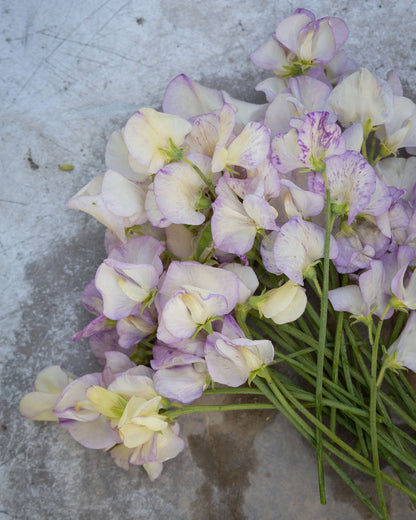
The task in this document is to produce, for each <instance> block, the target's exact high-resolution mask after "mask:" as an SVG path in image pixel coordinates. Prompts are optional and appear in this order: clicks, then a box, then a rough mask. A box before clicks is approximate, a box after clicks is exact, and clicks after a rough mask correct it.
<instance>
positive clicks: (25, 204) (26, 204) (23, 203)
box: [0, 199, 29, 206]
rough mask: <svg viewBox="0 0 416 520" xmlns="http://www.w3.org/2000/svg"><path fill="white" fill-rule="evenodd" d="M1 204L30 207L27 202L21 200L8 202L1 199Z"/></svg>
mask: <svg viewBox="0 0 416 520" xmlns="http://www.w3.org/2000/svg"><path fill="white" fill-rule="evenodd" d="M0 202H6V203H9V204H19V205H20V206H28V205H29V204H28V203H27V202H20V201H19V200H8V199H0Z"/></svg>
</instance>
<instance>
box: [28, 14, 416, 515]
mask: <svg viewBox="0 0 416 520" xmlns="http://www.w3.org/2000/svg"><path fill="white" fill-rule="evenodd" d="M347 37H348V29H347V27H346V25H345V23H344V22H343V21H342V20H341V19H339V18H335V17H326V18H321V19H316V18H315V16H314V14H313V13H311V12H310V11H308V10H306V9H297V10H296V11H295V12H294V13H293V14H292V15H291V16H289V17H288V18H286V19H285V20H283V21H282V22H280V23H279V25H278V26H277V28H276V31H275V33H274V34H273V38H272V39H271V40H270V41H268V42H266V43H265V44H263V45H262V46H261V47H259V48H258V49H257V50H255V51H254V52H253V53H252V55H251V59H252V61H253V62H254V63H255V64H256V65H257V66H259V67H261V68H263V69H266V70H270V71H271V74H272V76H271V77H269V78H267V79H265V80H264V81H262V82H261V83H259V84H258V85H257V86H256V89H257V90H259V91H262V92H264V94H265V97H266V99H267V102H266V103H264V104H262V105H255V104H251V103H247V102H244V101H240V100H237V99H234V98H232V97H231V96H230V95H229V94H228V93H227V92H225V91H219V90H215V89H210V88H207V87H204V86H202V85H200V84H199V83H196V82H195V81H193V80H192V79H190V78H188V77H187V76H185V75H179V76H177V77H176V78H174V79H173V80H172V81H171V82H170V84H169V85H168V87H167V89H166V92H165V95H164V99H163V112H158V111H156V110H154V109H152V108H141V109H140V110H138V111H137V112H136V113H135V114H133V115H132V117H131V118H130V119H129V120H128V121H127V123H126V124H125V126H124V127H123V128H122V129H121V130H116V131H115V132H114V133H113V134H112V135H111V136H110V139H109V141H108V144H107V148H106V152H105V158H106V165H107V170H106V172H105V173H104V174H103V175H100V176H98V177H95V178H94V179H93V180H92V181H91V182H89V183H88V184H87V185H86V186H85V187H84V188H82V189H81V190H80V191H79V192H78V193H77V194H76V195H75V196H74V197H72V198H71V199H70V200H69V202H68V207H70V208H74V209H80V210H82V211H84V212H87V213H89V214H90V215H92V216H93V217H95V218H96V219H97V220H99V221H100V222H101V223H102V224H103V225H104V226H106V228H107V231H106V235H105V247H106V251H107V255H108V256H107V258H106V259H105V260H104V261H103V262H102V264H101V265H100V266H99V268H98V270H97V273H96V276H95V278H94V280H93V281H92V282H91V283H89V284H88V285H87V287H86V288H85V290H84V293H83V298H82V302H83V304H84V306H85V307H86V308H87V309H88V311H90V312H91V313H92V314H94V315H95V318H94V319H93V320H92V321H91V323H90V324H89V325H87V327H85V329H83V330H82V331H80V332H79V333H78V334H76V335H75V336H74V338H73V339H74V340H77V339H80V338H89V346H90V348H91V350H92V352H93V353H94V355H95V356H96V358H97V359H98V361H99V363H100V364H101V365H102V367H103V369H102V371H101V372H97V373H92V374H86V375H83V376H81V377H77V376H74V375H72V374H71V373H70V372H67V371H66V370H64V369H62V368H60V367H59V366H50V367H47V368H45V369H44V370H42V371H41V372H40V374H39V375H38V376H37V378H36V380H35V382H34V387H33V391H32V392H30V393H28V394H27V395H25V396H24V397H23V398H22V400H21V402H20V411H21V413H22V414H23V415H24V416H25V417H28V418H30V419H36V420H47V421H48V420H49V421H59V423H60V424H61V425H62V426H63V427H64V428H65V429H66V430H68V432H69V433H70V435H71V436H72V437H73V438H74V439H75V440H76V441H77V442H79V443H80V444H82V445H83V446H85V447H87V448H92V449H100V450H103V451H108V452H109V453H110V455H111V456H112V458H113V459H114V461H115V463H116V464H117V465H119V466H120V467H122V468H124V469H128V468H129V465H130V464H132V465H141V466H143V468H144V469H145V470H146V472H147V474H148V475H149V477H150V479H152V480H154V479H156V478H157V477H158V476H159V475H160V473H161V471H162V467H163V463H164V462H165V461H167V460H168V459H171V458H174V457H176V456H177V455H178V454H179V453H180V452H181V451H182V450H183V449H184V446H185V443H184V440H183V439H182V438H181V437H180V432H179V423H178V420H180V416H181V415H184V414H189V413H202V412H204V411H223V412H227V411H232V410H241V409H245V410H247V409H248V410H249V409H277V410H279V411H280V412H281V413H282V414H283V415H284V416H285V417H286V418H287V419H288V420H289V421H290V422H291V423H292V424H293V426H294V427H295V428H296V429H297V430H298V431H299V433H300V434H301V435H302V436H303V437H304V438H305V439H306V440H307V441H308V442H309V443H310V444H311V445H312V446H313V447H314V448H315V450H316V456H317V471H318V477H319V493H320V498H321V502H322V503H325V475H324V463H325V464H327V465H329V466H330V467H331V468H332V469H333V470H334V471H335V472H336V473H337V474H338V475H339V477H340V478H342V479H343V480H344V481H345V482H346V483H347V484H348V486H349V487H350V488H351V489H352V490H353V491H354V492H355V493H356V494H357V495H358V497H360V499H361V500H362V501H363V502H364V503H365V504H366V505H367V506H368V508H369V509H370V510H371V511H372V512H373V514H374V515H375V516H376V517H377V518H380V519H387V518H388V510H387V506H386V501H385V498H384V488H385V486H387V485H388V486H393V487H396V488H398V489H399V490H401V491H402V492H403V493H404V494H405V495H407V496H408V497H409V498H410V499H411V500H412V502H413V503H414V504H415V505H416V478H415V477H414V474H415V471H416V455H415V445H416V437H415V435H414V434H415V432H416V400H415V399H416V391H415V389H414V388H413V387H412V385H411V384H410V382H409V379H408V377H407V374H406V373H405V369H411V370H416V312H415V311H416V272H415V266H416V158H415V157H413V156H412V154H416V148H415V147H416V105H415V104H414V103H413V102H412V101H411V100H410V99H408V98H406V97H404V96H403V91H402V87H401V83H400V80H399V77H398V74H397V72H396V71H395V70H393V71H391V72H390V73H389V74H388V77H387V79H386V80H384V79H381V78H378V77H377V76H375V75H374V74H373V73H371V72H370V71H369V70H367V69H365V68H359V67H358V66H357V65H356V64H355V63H354V61H353V60H351V59H350V58H349V57H348V56H347V55H346V53H345V51H344V50H343V49H342V45H343V44H344V42H345V41H346V39H347ZM223 394H228V395H230V394H235V395H238V396H241V395H244V394H246V395H247V396H253V395H255V396H257V397H258V396H260V398H257V399H256V400H255V401H253V400H248V401H247V402H243V403H242V402H241V401H240V400H238V401H236V402H235V403H232V402H231V403H228V404H204V403H202V404H201V402H200V401H198V399H199V398H200V397H201V396H203V395H211V396H214V398H215V396H222V395H223ZM386 464H387V465H389V466H390V467H391V469H392V470H393V472H394V476H391V474H390V473H388V472H385V471H383V470H382V469H381V467H384V466H385V465H386ZM349 468H352V469H354V471H357V470H358V471H361V472H362V473H364V474H366V475H370V476H371V477H373V478H374V480H375V484H376V488H377V494H378V503H373V501H372V500H370V498H369V497H368V496H366V494H365V493H364V492H363V491H362V490H361V489H360V488H359V486H358V485H357V484H356V483H355V482H354V480H353V478H352V477H351V476H350V473H349Z"/></svg>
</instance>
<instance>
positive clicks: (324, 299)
mask: <svg viewBox="0 0 416 520" xmlns="http://www.w3.org/2000/svg"><path fill="white" fill-rule="evenodd" d="M323 175H324V179H325V184H326V229H325V245H324V265H323V281H322V293H321V315H320V320H319V347H318V356H317V362H316V371H317V372H316V389H315V395H316V419H317V421H319V422H321V421H322V387H323V375H324V361H325V342H326V329H327V322H328V290H329V246H330V239H331V230H332V226H333V224H334V220H335V217H333V216H332V215H331V194H330V191H329V187H328V181H327V177H326V174H325V172H324V174H323ZM316 453H317V462H318V481H319V495H320V499H321V504H326V497H325V476H324V465H323V447H322V431H321V430H320V429H319V428H317V429H316Z"/></svg>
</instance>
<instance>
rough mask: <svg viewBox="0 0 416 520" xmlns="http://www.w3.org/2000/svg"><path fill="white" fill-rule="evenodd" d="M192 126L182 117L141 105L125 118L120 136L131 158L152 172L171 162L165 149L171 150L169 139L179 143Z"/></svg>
mask: <svg viewBox="0 0 416 520" xmlns="http://www.w3.org/2000/svg"><path fill="white" fill-rule="evenodd" d="M191 128H192V125H191V124H190V123H189V122H188V121H186V119H183V118H182V117H179V116H175V115H172V114H164V113H162V112H157V111H156V110H153V108H142V109H141V110H139V111H138V112H136V113H135V114H134V115H133V116H132V117H131V118H130V119H129V120H128V121H127V123H126V126H125V127H124V130H123V138H124V142H125V143H126V147H127V150H128V151H129V153H130V154H131V155H132V157H133V158H134V159H135V160H136V161H137V162H138V163H140V164H143V165H144V166H146V167H147V168H148V171H149V173H150V174H152V173H156V172H157V171H158V170H160V168H162V167H163V166H165V165H166V164H167V163H168V162H170V158H169V156H168V154H166V152H165V150H170V149H171V144H172V142H173V143H174V144H175V145H176V146H177V147H180V146H182V145H183V142H184V139H185V136H186V135H187V134H188V133H189V132H190V131H191Z"/></svg>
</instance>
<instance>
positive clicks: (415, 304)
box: [391, 245, 416, 311]
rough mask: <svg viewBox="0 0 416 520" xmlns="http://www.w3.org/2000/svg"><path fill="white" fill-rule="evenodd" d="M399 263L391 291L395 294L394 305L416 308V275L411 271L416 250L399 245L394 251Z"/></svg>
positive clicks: (396, 266)
mask: <svg viewBox="0 0 416 520" xmlns="http://www.w3.org/2000/svg"><path fill="white" fill-rule="evenodd" d="M393 255H394V256H395V259H396V262H397V264H396V265H395V271H396V270H397V272H396V274H395V275H394V277H393V279H392V281H391V292H392V294H393V300H392V302H393V305H394V306H395V307H398V308H401V309H403V308H405V309H411V310H413V311H414V310H416V275H415V272H414V271H413V272H411V271H410V272H409V269H408V268H409V265H410V263H411V262H412V260H413V259H414V257H415V250H414V249H413V248H412V247H409V246H405V245H402V246H399V247H398V249H397V250H396V251H395V252H394V253H392V256H393Z"/></svg>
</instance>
